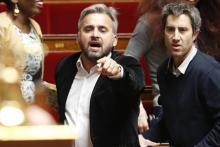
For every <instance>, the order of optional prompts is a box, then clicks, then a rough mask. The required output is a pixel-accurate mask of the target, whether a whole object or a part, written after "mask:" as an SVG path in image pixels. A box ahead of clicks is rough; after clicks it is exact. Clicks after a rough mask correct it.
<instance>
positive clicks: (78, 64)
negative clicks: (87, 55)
mask: <svg viewBox="0 0 220 147" xmlns="http://www.w3.org/2000/svg"><path fill="white" fill-rule="evenodd" d="M111 55H112V53H111V52H110V53H109V54H108V55H107V57H111ZM76 67H77V70H78V71H79V72H81V73H88V72H87V71H86V70H85V68H84V67H83V64H82V60H81V56H80V57H79V59H78V60H77V62H76ZM95 67H96V65H95V66H93V67H92V68H91V70H90V72H93V71H94V70H95Z"/></svg>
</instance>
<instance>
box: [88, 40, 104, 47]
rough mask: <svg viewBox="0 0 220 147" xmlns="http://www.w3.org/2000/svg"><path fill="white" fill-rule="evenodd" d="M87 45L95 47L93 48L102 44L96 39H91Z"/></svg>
mask: <svg viewBox="0 0 220 147" xmlns="http://www.w3.org/2000/svg"><path fill="white" fill-rule="evenodd" d="M89 46H90V47H95V48H100V47H101V46H102V45H101V43H100V42H97V41H92V42H90V43H89Z"/></svg>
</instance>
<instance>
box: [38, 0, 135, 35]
mask: <svg viewBox="0 0 220 147" xmlns="http://www.w3.org/2000/svg"><path fill="white" fill-rule="evenodd" d="M106 4H107V5H111V6H114V7H115V8H116V9H117V10H118V11H119V16H118V20H119V29H118V32H120V33H130V32H132V31H133V29H134V26H135V23H136V19H137V13H136V12H137V7H138V3H135V2H127V3H123V2H117V3H106ZM89 5H91V3H84V2H83V3H65V2H60V3H45V4H44V8H43V10H42V12H41V13H40V15H37V16H36V17H35V19H36V20H37V21H38V22H39V24H40V26H41V28H42V32H43V33H44V34H74V33H77V21H78V19H79V15H80V12H81V11H82V10H83V8H85V7H87V6H89ZM128 12H129V13H128Z"/></svg>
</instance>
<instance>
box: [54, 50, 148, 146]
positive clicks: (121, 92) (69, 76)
mask: <svg viewBox="0 0 220 147" xmlns="http://www.w3.org/2000/svg"><path fill="white" fill-rule="evenodd" d="M79 56H80V53H77V54H73V55H71V56H68V57H65V58H64V59H62V60H61V61H60V62H59V63H58V65H57V68H56V75H55V79H56V86H57V93H58V104H59V114H60V121H61V122H64V120H65V115H64V113H65V103H66V99H67V96H68V93H69V90H70V88H71V85H72V83H73V81H74V77H75V75H76V73H77V68H76V62H77V60H78V58H79ZM111 58H113V59H114V60H115V61H116V62H117V63H119V64H120V65H121V66H122V67H123V69H124V76H123V78H122V79H119V80H113V79H110V78H108V77H107V76H104V75H100V77H99V78H98V80H97V82H96V85H95V87H94V89H93V92H92V96H91V99H90V136H91V141H92V143H93V145H94V147H122V146H123V147H139V146H140V145H139V141H138V133H137V117H138V114H139V103H140V99H139V98H140V93H141V91H142V90H143V87H144V79H143V77H144V76H143V71H142V69H141V66H140V64H139V63H138V61H137V60H136V59H134V58H132V57H128V56H127V57H126V56H121V55H119V54H117V53H116V52H112V57H111Z"/></svg>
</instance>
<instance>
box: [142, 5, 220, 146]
mask: <svg viewBox="0 0 220 147" xmlns="http://www.w3.org/2000/svg"><path fill="white" fill-rule="evenodd" d="M161 20H162V28H163V31H164V40H165V45H166V47H167V49H168V52H169V54H170V58H168V59H167V60H166V61H165V62H164V63H163V64H162V65H161V66H160V67H159V70H158V83H159V87H160V92H161V96H160V98H159V102H160V104H161V105H162V107H163V114H161V115H160V117H159V119H158V122H157V124H156V125H154V126H153V127H152V128H151V129H150V130H149V131H148V132H147V133H146V134H145V138H148V139H150V140H154V141H163V139H167V140H168V141H169V142H170V144H171V146H175V147H219V146H220V64H219V63H218V62H217V61H216V60H215V59H213V58H212V57H210V56H208V55H206V54H204V53H202V52H201V51H199V50H198V49H197V48H196V45H195V41H196V38H197V36H198V34H199V31H200V26H201V18H200V14H199V11H198V10H197V9H196V8H195V7H194V6H192V5H190V4H186V3H172V4H168V5H166V6H165V7H164V8H163V11H162V18H161ZM163 137H164V138H163Z"/></svg>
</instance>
